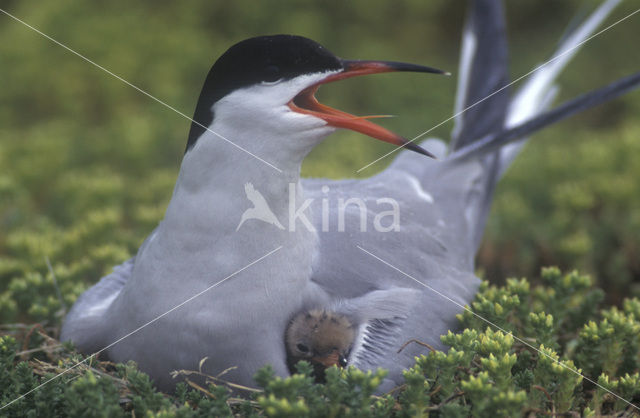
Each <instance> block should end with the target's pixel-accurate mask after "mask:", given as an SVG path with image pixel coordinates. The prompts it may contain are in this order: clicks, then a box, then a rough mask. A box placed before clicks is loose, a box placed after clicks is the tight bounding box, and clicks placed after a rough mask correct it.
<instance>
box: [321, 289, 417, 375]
mask: <svg viewBox="0 0 640 418" xmlns="http://www.w3.org/2000/svg"><path fill="white" fill-rule="evenodd" d="M419 296H420V292H419V291H418V290H416V289H410V288H402V287H394V288H390V289H385V290H374V291H372V292H369V293H367V294H365V295H363V296H361V297H358V298H353V299H346V300H342V299H341V300H339V301H337V302H335V303H334V305H333V306H331V307H330V308H329V309H330V310H332V311H335V312H338V313H340V314H342V315H345V316H347V317H349V318H350V319H351V321H352V323H354V324H358V333H357V336H356V340H355V341H354V344H353V347H352V349H351V353H350V355H349V364H350V365H353V366H356V367H357V368H359V369H362V370H371V369H375V368H377V367H381V365H382V364H383V363H384V358H385V356H388V353H389V352H390V351H393V350H397V347H398V345H399V344H402V342H401V341H400V339H401V337H402V326H403V324H404V322H405V320H406V319H407V317H408V316H409V314H410V313H411V311H412V309H413V308H414V305H415V303H416V302H417V301H418V300H419Z"/></svg>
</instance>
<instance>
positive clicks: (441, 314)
mask: <svg viewBox="0 0 640 418" xmlns="http://www.w3.org/2000/svg"><path fill="white" fill-rule="evenodd" d="M616 3H617V0H609V1H607V2H605V3H604V4H602V5H601V6H600V7H599V8H598V9H597V10H596V11H595V12H594V13H593V14H592V15H591V16H590V17H588V18H587V19H586V20H585V21H584V22H583V23H582V24H581V25H580V26H578V27H576V28H575V29H574V30H573V31H571V32H570V33H569V34H568V35H567V36H566V37H565V38H564V41H563V42H562V43H561V44H560V46H559V48H558V55H557V56H556V58H554V59H553V60H552V61H550V62H549V63H548V64H547V65H545V66H543V67H541V68H539V69H538V70H537V71H535V72H533V73H532V74H531V76H530V77H529V78H528V79H527V81H526V82H525V83H524V84H523V85H522V86H521V87H520V89H519V90H518V91H517V92H516V94H515V95H513V96H512V95H511V94H510V91H509V89H507V88H505V86H507V85H508V84H509V77H508V71H507V46H506V36H505V27H504V20H503V10H502V5H501V3H500V2H499V1H497V0H495V1H494V0H477V1H475V2H472V6H471V9H470V13H469V15H468V18H467V23H466V26H465V29H464V32H463V39H462V55H461V67H460V74H459V78H458V95H457V100H456V117H455V129H454V132H453V135H452V141H451V142H450V145H449V146H447V145H445V143H444V142H442V141H440V140H436V139H431V140H428V141H426V142H424V143H423V145H422V147H419V146H418V145H415V143H414V142H408V141H407V140H405V139H404V138H402V137H401V136H399V135H397V134H394V133H392V132H390V131H388V130H386V129H384V128H382V127H380V126H378V125H375V124H373V123H372V122H370V121H369V120H367V119H366V118H358V117H355V116H352V115H349V114H347V113H344V112H342V111H338V110H335V109H332V108H329V107H327V106H325V105H322V104H320V103H318V102H317V101H316V100H315V97H314V93H315V91H316V89H317V88H318V87H319V86H320V85H321V84H323V83H327V82H331V81H337V80H340V79H344V78H348V77H351V76H356V75H364V74H372V73H380V72H389V71H418V72H434V73H437V72H438V70H435V69H433V68H430V67H423V66H416V65H411V64H402V63H394V62H381V61H348V60H342V59H340V58H337V57H336V56H335V55H333V54H332V53H330V52H329V51H328V50H326V49H325V48H323V47H322V46H320V45H319V44H317V43H316V42H314V41H311V40H309V39H306V38H302V37H298V36H289V35H277V36H265V37H259V38H252V39H249V40H246V41H242V42H240V43H238V44H236V45H234V46H233V47H231V48H230V49H229V50H228V51H227V52H226V53H225V54H223V55H222V56H221V57H220V58H219V59H218V61H217V62H216V63H215V64H214V66H213V67H212V69H211V71H210V73H209V75H208V76H207V78H206V81H205V84H204V87H203V89H202V93H201V95H200V99H199V101H198V104H197V107H196V111H195V114H194V121H195V122H194V123H193V124H192V127H191V131H190V133H189V137H188V144H187V149H186V152H185V155H184V158H183V161H182V165H181V168H180V173H179V175H178V179H177V182H176V186H175V189H174V192H173V196H172V199H171V201H170V203H169V205H168V208H167V211H166V213H165V216H164V219H163V220H162V221H161V222H160V224H159V225H158V227H157V228H156V229H155V230H154V231H153V232H152V233H151V234H150V235H149V237H148V238H147V239H146V240H145V241H144V243H143V244H142V246H141V247H140V249H139V250H138V252H137V254H136V256H135V257H133V258H132V259H130V260H128V261H126V262H125V263H123V264H122V265H121V266H118V267H116V268H115V269H114V272H113V273H112V274H110V275H108V276H106V277H104V278H102V279H101V280H100V281H99V282H98V283H97V284H96V285H95V286H93V287H92V288H90V289H89V290H87V291H86V292H85V293H84V294H83V295H82V296H81V297H80V298H79V299H78V301H77V302H76V304H75V305H74V307H73V308H72V310H71V311H70V312H69V314H68V316H67V318H66V320H65V323H64V326H63V329H62V335H61V339H62V340H71V341H73V342H74V343H75V344H76V346H77V347H78V348H79V349H80V350H81V351H83V352H87V353H93V352H96V351H98V350H102V349H103V348H104V347H109V348H108V349H107V350H106V354H107V355H108V357H109V358H110V359H111V360H114V361H127V360H135V361H137V362H138V364H139V366H140V368H141V369H142V370H143V371H145V372H147V373H148V374H149V375H150V376H151V377H152V378H153V379H154V380H155V382H156V383H157V384H158V386H159V387H160V388H162V389H170V388H171V387H173V385H174V384H175V382H174V381H172V380H171V378H170V377H169V376H170V375H169V373H170V372H171V371H172V370H177V369H189V368H195V367H197V365H198V362H199V361H200V360H201V359H202V358H204V357H209V361H208V362H207V363H206V365H205V366H206V367H207V370H206V371H207V372H208V373H210V374H216V373H219V372H221V371H223V370H227V369H228V368H230V367H236V368H235V369H233V370H231V371H229V372H228V374H227V375H226V378H228V379H229V380H231V381H233V382H235V383H240V384H245V385H251V384H252V383H253V380H252V377H253V375H254V373H255V372H256V370H258V369H259V368H260V367H262V366H264V365H266V364H271V366H272V367H273V369H274V370H275V372H276V374H278V375H280V376H286V375H288V374H289V368H288V366H287V360H286V347H285V338H283V335H284V333H285V330H286V328H287V325H288V324H289V322H290V320H291V318H292V317H294V315H295V314H296V313H298V312H301V311H303V310H304V309H305V307H306V306H309V304H310V303H311V304H317V305H319V306H326V305H327V304H329V305H330V304H331V303H334V302H335V301H336V300H345V299H346V300H349V299H355V298H363V297H367V296H368V295H371V294H372V293H373V292H379V291H385V290H388V291H392V292H400V293H401V292H404V291H410V292H412V294H414V296H413V297H412V298H411V299H412V302H411V303H410V304H407V305H406V306H404V313H403V315H404V317H403V319H402V320H401V321H396V322H393V321H392V323H391V325H389V326H390V327H391V329H383V330H378V331H377V332H376V330H375V329H374V330H372V332H370V333H369V334H368V338H370V339H371V340H372V341H381V340H385V343H384V344H382V345H380V346H379V347H383V348H382V351H383V353H382V355H380V353H368V352H367V349H364V350H361V353H362V355H361V356H359V357H358V358H355V359H354V361H353V364H354V365H355V366H356V367H360V368H362V369H372V368H376V367H384V368H386V369H388V370H389V375H388V379H387V380H388V381H387V382H385V383H386V384H387V387H388V385H391V384H398V383H401V382H402V370H403V369H405V368H406V367H408V366H410V365H411V364H412V363H413V361H414V356H415V355H418V354H420V353H421V352H423V350H422V349H421V348H420V347H418V346H411V347H408V348H407V349H405V350H402V352H400V353H398V352H397V349H398V348H399V347H400V346H401V345H402V344H403V343H404V342H406V341H408V340H410V339H414V338H415V339H419V340H421V341H424V342H426V343H428V344H430V345H431V346H433V347H435V348H440V349H442V348H444V347H443V345H442V344H441V343H440V339H439V337H440V335H442V334H444V333H446V331H447V330H449V329H455V328H457V327H458V323H457V320H456V314H458V313H459V312H460V311H461V306H463V305H466V304H468V303H470V301H471V300H472V299H473V297H474V295H475V293H476V290H477V287H478V285H479V283H480V280H479V279H478V278H477V277H476V275H475V274H474V256H475V254H476V251H477V249H478V245H479V242H480V240H481V237H482V233H483V230H484V225H485V221H486V217H487V213H488V209H489V207H490V204H491V200H492V196H493V190H494V188H495V185H496V183H497V181H498V180H499V178H500V177H501V175H502V174H503V173H504V171H505V170H506V168H507V167H508V166H509V164H510V163H511V161H512V160H513V158H514V157H515V156H516V155H517V153H518V151H519V150H520V148H521V146H522V144H523V141H524V139H525V138H526V137H527V136H528V135H530V134H532V133H533V132H535V131H536V130H538V129H540V128H542V127H544V126H546V125H549V124H551V123H554V122H556V121H558V120H560V119H563V118H566V117H567V116H570V115H572V114H574V113H576V112H577V111H580V110H583V109H584V108H587V107H591V106H594V105H596V104H599V103H602V102H604V101H606V100H610V99H612V98H613V97H616V96H618V95H620V94H622V93H624V92H627V91H629V90H631V89H632V88H634V87H636V86H637V85H638V83H639V82H640V73H637V74H633V75H632V76H630V77H627V78H625V79H622V80H619V81H617V82H614V83H612V84H610V85H609V86H606V87H604V88H602V89H599V90H595V91H593V92H591V93H589V94H586V95H584V96H582V97H579V98H577V99H575V100H572V101H570V102H567V103H566V104H565V105H561V106H558V107H556V108H554V109H551V110H548V109H549V108H550V104H551V102H552V99H553V98H554V96H555V91H556V89H555V87H554V85H553V83H554V80H555V78H556V77H557V75H558V74H559V72H560V71H561V70H562V68H564V66H565V65H566V64H567V62H568V61H569V60H570V58H571V57H572V56H573V55H574V54H575V52H576V51H577V49H578V46H579V45H581V43H582V42H583V41H584V40H585V39H587V38H588V37H589V36H590V34H592V33H593V32H594V30H595V29H596V28H597V26H598V25H599V24H600V23H601V22H602V21H603V20H604V18H605V17H606V16H607V15H608V13H609V12H610V11H611V9H612V8H613V7H614V6H615V4H616ZM567 51H568V52H567ZM560 53H562V54H560ZM337 128H347V129H352V130H354V131H358V132H361V133H363V134H365V135H368V136H371V137H374V138H377V139H380V140H383V141H386V142H390V143H392V144H395V145H398V146H404V147H405V148H408V149H410V150H412V151H415V152H409V151H402V152H400V154H399V156H398V157H397V158H396V159H395V161H394V162H393V163H392V165H391V166H390V167H389V168H387V169H386V170H384V171H383V172H381V173H379V174H377V175H375V176H373V177H371V178H368V179H364V180H341V181H329V180H320V179H309V180H307V179H300V166H301V163H302V161H303V159H304V157H305V156H306V155H307V153H308V152H309V151H310V150H311V149H312V148H313V147H314V146H316V145H317V144H319V143H320V142H321V141H322V140H323V139H324V138H325V137H326V136H327V135H329V134H330V133H332V132H334V131H335V130H336V129H337ZM222 139H227V141H224V140H222ZM516 140H518V141H516ZM420 154H427V155H431V154H433V155H436V156H437V157H438V160H433V159H430V158H427V157H425V156H424V155H420ZM255 157H259V159H261V160H262V161H258V160H257V159H256V158H255ZM265 162H266V163H268V164H265ZM269 165H270V166H271V167H269ZM274 167H275V168H277V170H275V169H274ZM248 183H250V184H251V185H252V186H251V189H252V190H253V191H257V192H259V193H260V196H261V197H259V198H258V197H257V195H256V196H255V198H254V199H253V200H254V201H255V202H258V201H260V202H262V200H264V201H265V202H268V205H262V204H260V205H257V204H254V207H255V208H258V206H260V207H268V208H269V210H270V211H271V212H272V214H273V215H274V217H275V219H277V220H278V223H279V224H281V225H280V226H282V228H280V227H278V224H277V223H276V222H275V221H273V218H271V216H265V217H263V218H264V219H271V220H272V222H265V221H262V220H260V219H245V220H244V221H243V223H242V224H241V225H239V224H240V222H241V218H242V214H243V213H245V211H246V210H248V209H251V208H252V205H251V202H247V197H246V194H245V193H244V191H245V187H246V184H248ZM252 193H253V192H252ZM381 199H382V200H383V201H384V202H386V203H388V204H389V205H390V207H392V208H393V209H394V210H399V211H400V212H399V213H400V215H399V216H398V217H394V216H392V217H389V218H386V220H387V221H388V220H392V221H394V222H395V221H397V222H395V224H394V225H392V226H389V225H388V224H383V223H382V222H381V218H379V217H377V216H376V217H373V215H374V213H372V212H375V210H373V211H372V207H373V206H372V205H375V204H379V203H380V200H381ZM345 202H351V203H353V204H345ZM354 202H355V203H354ZM394 202H395V206H394ZM363 214H364V215H367V214H369V215H370V216H368V217H365V220H364V221H363V220H362V218H363ZM372 217H373V218H374V219H372ZM258 218H260V217H258ZM336 225H338V227H337V228H336ZM340 226H341V228H340ZM276 250H277V251H276ZM265 254H269V256H268V257H265ZM254 260H260V262H259V263H257V264H256V265H254V266H253V265H252V266H251V267H249V268H246V269H245V266H247V265H249V264H250V263H251V262H252V261H254ZM229 277H231V279H230V280H225V281H224V282H222V283H220V284H219V285H216V283H218V282H220V281H221V280H223V279H224V278H229ZM212 286H215V288H213V289H211V291H209V292H206V293H203V294H202V295H201V296H200V297H198V298H195V299H193V300H190V298H191V297H193V296H194V295H196V294H198V293H199V292H202V291H203V290H205V289H207V288H210V287H212ZM185 300H190V301H189V303H186V304H184V305H181V304H182V303H183V302H184V301H185ZM179 305H180V307H179V308H177V309H175V310H173V311H171V312H170V313H169V314H166V313H167V312H169V311H170V310H172V309H173V308H175V307H176V306H179ZM165 314H166V315H165ZM158 317H161V319H160V320H157V321H155V322H151V323H150V321H152V320H154V319H155V318H158ZM147 323H149V325H148V326H144V325H145V324H147ZM138 328H140V329H138ZM133 331H135V332H133ZM132 332H133V333H132ZM129 333H131V335H129ZM388 336H391V337H388ZM124 337H126V338H124ZM115 341H118V342H117V344H114V345H111V344H112V343H114V342H115ZM256 341H260V344H256V343H255V342H256ZM383 386H384V385H383Z"/></svg>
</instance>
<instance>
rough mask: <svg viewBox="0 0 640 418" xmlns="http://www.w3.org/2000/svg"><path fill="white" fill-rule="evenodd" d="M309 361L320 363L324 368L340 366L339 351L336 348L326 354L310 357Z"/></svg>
mask: <svg viewBox="0 0 640 418" xmlns="http://www.w3.org/2000/svg"><path fill="white" fill-rule="evenodd" d="M311 361H312V362H314V363H317V364H321V365H322V366H323V367H325V368H329V367H331V366H338V367H340V353H338V351H337V350H333V351H331V352H330V353H329V354H328V355H326V356H315V357H312V358H311Z"/></svg>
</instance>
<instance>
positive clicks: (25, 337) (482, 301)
mask: <svg viewBox="0 0 640 418" xmlns="http://www.w3.org/2000/svg"><path fill="white" fill-rule="evenodd" d="M541 282H542V283H543V285H540V286H535V287H531V286H530V283H529V281H527V280H525V279H521V280H516V279H510V280H507V283H506V284H505V285H504V286H493V285H489V284H488V283H487V282H484V284H483V286H482V288H481V291H480V292H479V294H478V295H477V297H476V300H475V301H474V302H473V303H472V305H471V307H470V308H469V310H468V311H465V312H464V313H463V314H461V315H460V316H459V318H460V320H461V322H462V324H463V326H464V327H465V328H464V330H463V331H460V332H458V333H453V332H451V331H450V332H449V333H448V334H447V335H444V336H442V341H443V342H444V343H445V344H447V345H448V346H450V347H451V349H450V350H449V351H448V352H446V353H445V352H439V351H429V350H428V349H427V348H425V352H426V353H427V354H426V355H422V356H420V357H417V358H416V363H415V365H414V366H413V367H412V368H410V369H409V370H407V371H406V372H405V373H404V377H405V384H404V385H403V386H400V387H398V388H396V389H395V390H394V393H392V394H387V395H385V396H373V393H374V391H375V389H376V388H377V387H378V385H379V384H380V383H381V379H382V378H383V377H384V376H385V374H386V372H385V371H384V370H378V371H376V372H373V373H372V372H362V371H359V370H357V369H354V368H348V369H346V370H340V369H337V368H332V369H330V370H329V371H328V372H327V383H326V384H315V383H314V378H313V377H311V371H312V367H311V366H310V365H309V364H308V363H305V362H301V363H299V364H298V371H299V374H296V375H293V376H291V377H289V378H286V379H282V378H279V377H274V375H273V372H272V371H271V369H270V368H269V367H265V368H264V369H262V370H261V371H260V372H259V373H258V374H257V375H256V382H257V384H258V386H259V388H255V389H252V390H251V391H249V392H246V393H248V395H249V399H240V398H236V397H233V396H231V395H230V392H229V391H228V390H227V389H226V388H225V387H224V386H223V385H222V384H221V383H220V379H213V378H210V379H208V382H207V384H203V383H199V381H198V380H197V378H198V377H202V376H204V375H202V373H200V372H197V371H193V372H187V371H182V372H180V373H179V374H180V375H182V376H183V377H186V379H187V381H186V383H181V384H179V385H178V387H177V389H176V391H175V393H174V394H172V395H164V394H160V393H158V392H156V391H155V390H154V389H153V387H152V384H151V382H150V381H149V378H148V377H147V376H146V375H145V374H143V373H141V372H139V371H138V370H137V369H136V367H135V364H133V363H130V364H127V365H124V364H118V365H113V364H112V363H108V362H97V361H95V360H93V359H91V360H90V361H89V362H87V363H83V364H81V365H80V366H78V367H76V368H74V369H73V370H71V371H69V372H68V373H66V374H64V375H62V376H60V377H59V378H57V379H55V380H53V381H51V382H50V383H48V384H46V385H44V386H43V387H42V388H40V389H38V390H36V391H34V392H33V393H31V394H29V395H27V396H26V397H25V398H23V399H21V400H19V401H17V402H15V403H13V404H11V405H10V406H9V407H8V408H7V409H6V412H5V411H3V413H6V414H8V415H24V416H42V415H43V414H46V413H49V412H52V411H58V412H62V411H64V413H65V414H67V415H69V416H72V417H75V416H78V417H88V416H125V415H126V416H129V415H130V416H143V415H144V416H163V417H164V416H179V417H198V416H232V415H242V416H275V417H322V416H334V417H339V416H345V417H346V416H354V417H355V416H371V417H383V416H390V415H392V416H397V417H405V416H406V417H416V416H427V415H433V416H443V417H452V416H467V415H469V414H472V415H473V416H478V417H498V416H504V417H511V416H516V415H520V414H523V415H524V414H528V413H533V414H564V413H566V412H569V411H573V412H579V413H580V414H581V415H583V416H594V415H602V414H616V416H617V415H618V414H625V413H626V414H627V415H626V416H630V414H631V413H633V412H637V411H636V410H635V409H634V408H633V407H631V406H630V405H629V404H628V403H626V402H625V401H624V400H622V399H619V398H617V397H615V396H614V395H612V394H611V393H609V391H612V392H614V393H616V394H618V395H619V396H620V397H622V398H623V399H625V400H628V401H630V402H634V403H636V404H638V403H639V402H640V374H639V370H640V351H639V348H640V299H626V300H625V302H624V304H623V308H622V309H618V308H610V309H604V310H602V311H599V310H598V302H599V301H600V300H602V297H603V293H602V291H601V290H599V289H596V288H594V287H593V283H592V281H591V279H590V278H589V277H588V276H582V275H580V274H578V273H576V272H572V273H568V274H562V273H561V272H560V270H558V269H556V268H549V269H545V270H543V272H542V275H541ZM478 316H482V317H484V318H488V319H489V320H490V321H491V322H492V323H493V324H494V325H492V326H488V324H487V323H486V322H485V321H483V320H481V319H479V317H478ZM12 333H13V334H15V335H18V336H20V338H21V339H22V349H21V350H20V351H19V348H18V344H17V342H16V340H15V338H14V337H12V336H9V335H7V336H5V337H2V338H1V339H0V387H1V388H2V391H1V392H0V402H1V403H2V404H5V403H7V402H9V401H11V400H13V399H15V398H16V397H17V396H19V395H20V394H22V393H25V392H27V391H29V390H31V389H33V388H35V387H36V386H37V385H38V384H39V382H45V381H46V380H48V379H51V378H52V377H53V376H54V375H55V374H56V373H60V372H62V371H64V370H65V369H66V368H67V367H70V366H72V365H74V364H75V363H77V362H78V361H80V359H81V357H80V356H79V355H78V354H75V353H73V352H72V351H69V347H66V346H61V345H60V344H59V343H57V342H56V341H55V340H53V339H51V338H50V337H48V336H47V334H46V333H45V332H44V330H41V329H37V328H35V327H34V328H31V329H29V330H24V329H23V330H19V329H14V330H13V332H12ZM577 372H580V373H583V374H584V375H585V376H586V377H587V379H583V378H582V376H580V375H579V374H577ZM223 378H224V377H223ZM596 382H597V384H598V385H596V384H595V383H596ZM216 383H217V385H216Z"/></svg>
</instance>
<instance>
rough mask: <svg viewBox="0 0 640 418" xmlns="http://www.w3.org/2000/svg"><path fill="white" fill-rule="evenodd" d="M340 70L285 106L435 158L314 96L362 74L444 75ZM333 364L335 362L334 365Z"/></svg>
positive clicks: (369, 64) (378, 64)
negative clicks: (326, 87)
mask: <svg viewBox="0 0 640 418" xmlns="http://www.w3.org/2000/svg"><path fill="white" fill-rule="evenodd" d="M342 66H343V68H344V69H343V70H342V71H341V72H339V73H336V74H331V75H329V76H327V77H326V78H324V79H323V80H321V81H319V82H317V83H315V84H313V85H311V86H309V87H307V88H306V89H304V90H303V91H301V92H300V93H298V95H296V97H294V98H293V100H291V101H290V102H289V107H290V108H291V110H293V111H295V112H298V113H304V114H308V115H313V116H315V117H317V118H320V119H322V120H324V121H326V122H327V123H328V124H329V125H331V126H335V127H336V128H345V129H351V130H352V131H356V132H360V133H362V134H365V135H367V136H370V137H372V138H376V139H379V140H381V141H384V142H388V143H390V144H393V145H396V146H398V147H405V148H407V149H410V150H412V151H415V152H418V153H420V154H424V155H427V156H429V157H431V158H435V156H434V155H433V154H431V153H430V152H428V151H426V150H424V149H423V148H421V147H419V146H418V145H416V144H414V143H413V142H409V141H407V140H406V139H405V138H403V137H401V136H400V135H398V134H395V133H393V132H391V131H389V130H388V129H385V128H383V127H381V126H378V125H376V124H375V123H372V122H370V121H368V120H367V117H361V116H355V115H351V114H349V113H346V112H342V111H340V110H337V109H334V108H332V107H329V106H326V105H323V104H322V103H319V102H318V100H317V99H316V98H315V93H316V91H317V90H318V87H320V85H322V84H326V83H331V82H333V81H338V80H343V79H345V78H350V77H355V76H359V75H366V74H377V73H389V72H395V71H411V72H420V73H435V74H445V75H448V73H446V72H444V71H441V70H438V69H435V68H430V67H424V66H421V65H415V64H405V63H402V62H393V61H349V60H342ZM334 364H337V358H336V363H334Z"/></svg>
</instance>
